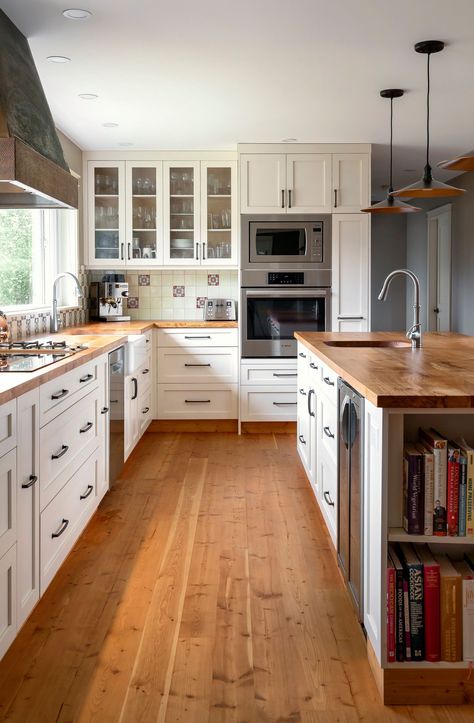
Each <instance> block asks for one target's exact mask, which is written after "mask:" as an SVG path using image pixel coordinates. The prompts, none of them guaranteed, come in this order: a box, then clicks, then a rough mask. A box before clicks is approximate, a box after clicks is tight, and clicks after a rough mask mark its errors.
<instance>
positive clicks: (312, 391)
mask: <svg viewBox="0 0 474 723" xmlns="http://www.w3.org/2000/svg"><path fill="white" fill-rule="evenodd" d="M313 394H315V391H314V389H310V390H309V392H308V414H309V416H310V417H315V416H316V415H315V413H314V412H313V411H312V410H311V397H312V396H313Z"/></svg>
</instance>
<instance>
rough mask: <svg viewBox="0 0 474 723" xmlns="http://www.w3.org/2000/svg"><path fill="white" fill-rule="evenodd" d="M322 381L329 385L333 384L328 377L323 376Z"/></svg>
mask: <svg viewBox="0 0 474 723" xmlns="http://www.w3.org/2000/svg"><path fill="white" fill-rule="evenodd" d="M324 381H325V382H326V384H329V386H330V387H333V386H334V382H332V381H331V380H330V379H329V377H324Z"/></svg>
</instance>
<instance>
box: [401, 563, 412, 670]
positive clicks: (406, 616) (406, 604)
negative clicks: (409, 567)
mask: <svg viewBox="0 0 474 723" xmlns="http://www.w3.org/2000/svg"><path fill="white" fill-rule="evenodd" d="M403 628H404V639H405V649H404V652H405V660H411V659H412V658H411V630H410V599H409V593H408V578H407V576H406V574H404V575H403Z"/></svg>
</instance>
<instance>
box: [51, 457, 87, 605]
mask: <svg viewBox="0 0 474 723" xmlns="http://www.w3.org/2000/svg"><path fill="white" fill-rule="evenodd" d="M99 454H100V451H99V450H96V451H95V452H94V453H93V454H92V455H91V456H90V457H89V458H88V459H87V460H86V461H85V462H84V464H82V465H81V467H80V468H79V469H78V470H77V472H76V473H75V474H74V475H73V476H72V477H71V479H70V480H69V481H68V482H67V484H65V485H64V487H63V488H62V490H61V491H60V492H59V493H58V494H57V495H56V497H55V498H54V499H53V500H52V501H51V502H50V503H49V505H48V506H47V507H46V508H45V509H44V510H43V512H42V513H41V543H40V559H41V571H40V579H41V594H43V593H44V591H45V589H46V588H47V586H48V585H49V583H50V582H51V580H52V579H53V577H54V575H55V574H56V572H57V571H58V569H59V567H60V566H61V563H62V562H63V560H64V558H65V557H66V555H67V554H68V552H69V551H70V549H71V547H72V546H73V544H74V542H75V541H76V539H77V537H78V536H79V535H80V533H81V531H82V530H83V528H84V527H85V525H86V523H87V521H88V519H89V517H90V516H91V514H92V512H93V510H94V509H95V506H96V504H97V503H96V495H97V471H98V455H99Z"/></svg>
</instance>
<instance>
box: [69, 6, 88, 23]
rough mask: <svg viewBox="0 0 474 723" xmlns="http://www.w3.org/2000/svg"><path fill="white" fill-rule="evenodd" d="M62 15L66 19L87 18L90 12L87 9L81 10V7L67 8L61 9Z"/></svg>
mask: <svg viewBox="0 0 474 723" xmlns="http://www.w3.org/2000/svg"><path fill="white" fill-rule="evenodd" d="M63 15H64V17H65V18H67V19H68V20H87V18H90V16H91V15H92V13H91V12H89V10H81V8H68V9H67V10H63Z"/></svg>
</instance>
